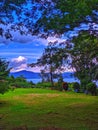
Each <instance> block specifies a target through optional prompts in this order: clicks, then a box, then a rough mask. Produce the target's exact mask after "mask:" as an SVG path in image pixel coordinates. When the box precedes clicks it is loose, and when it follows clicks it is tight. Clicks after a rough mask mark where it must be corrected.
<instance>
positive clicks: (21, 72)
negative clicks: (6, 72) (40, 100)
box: [10, 70, 40, 79]
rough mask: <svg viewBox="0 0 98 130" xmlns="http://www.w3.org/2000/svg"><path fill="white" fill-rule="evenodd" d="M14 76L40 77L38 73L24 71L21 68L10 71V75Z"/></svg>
mask: <svg viewBox="0 0 98 130" xmlns="http://www.w3.org/2000/svg"><path fill="white" fill-rule="evenodd" d="M11 75H12V76H14V77H15V78H16V77H19V76H23V77H25V78H26V79H38V78H40V73H35V72H31V71H26V70H22V71H18V72H11V73H10V76H11Z"/></svg>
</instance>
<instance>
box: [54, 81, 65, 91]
mask: <svg viewBox="0 0 98 130" xmlns="http://www.w3.org/2000/svg"><path fill="white" fill-rule="evenodd" d="M54 89H56V90H59V91H62V90H63V88H62V83H60V82H55V83H54Z"/></svg>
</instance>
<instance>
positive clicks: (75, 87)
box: [73, 82, 80, 92]
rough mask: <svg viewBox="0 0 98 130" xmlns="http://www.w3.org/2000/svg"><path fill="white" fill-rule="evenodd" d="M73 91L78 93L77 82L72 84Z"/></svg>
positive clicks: (78, 85) (78, 86)
mask: <svg viewBox="0 0 98 130" xmlns="http://www.w3.org/2000/svg"><path fill="white" fill-rule="evenodd" d="M73 89H74V91H75V92H80V84H79V83H78V82H74V83H73Z"/></svg>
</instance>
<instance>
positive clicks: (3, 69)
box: [0, 59, 10, 94]
mask: <svg viewBox="0 0 98 130" xmlns="http://www.w3.org/2000/svg"><path fill="white" fill-rule="evenodd" d="M8 65H9V63H8V62H6V61H5V60H3V59H0V93H2V94H4V93H5V92H6V91H7V90H8V84H7V77H8V74H9V71H10V69H8Z"/></svg>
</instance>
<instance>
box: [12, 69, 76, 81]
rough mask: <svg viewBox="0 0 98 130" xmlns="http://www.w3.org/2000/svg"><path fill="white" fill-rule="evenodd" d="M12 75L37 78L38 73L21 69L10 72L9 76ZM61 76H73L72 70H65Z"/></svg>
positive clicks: (38, 76)
mask: <svg viewBox="0 0 98 130" xmlns="http://www.w3.org/2000/svg"><path fill="white" fill-rule="evenodd" d="M11 75H12V76H14V77H15V78H16V77H19V76H23V77H25V78H26V79H39V78H41V77H40V73H35V72H31V71H26V70H22V71H19V72H11V73H10V76H11ZM63 78H74V76H73V73H72V72H65V73H63Z"/></svg>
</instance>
